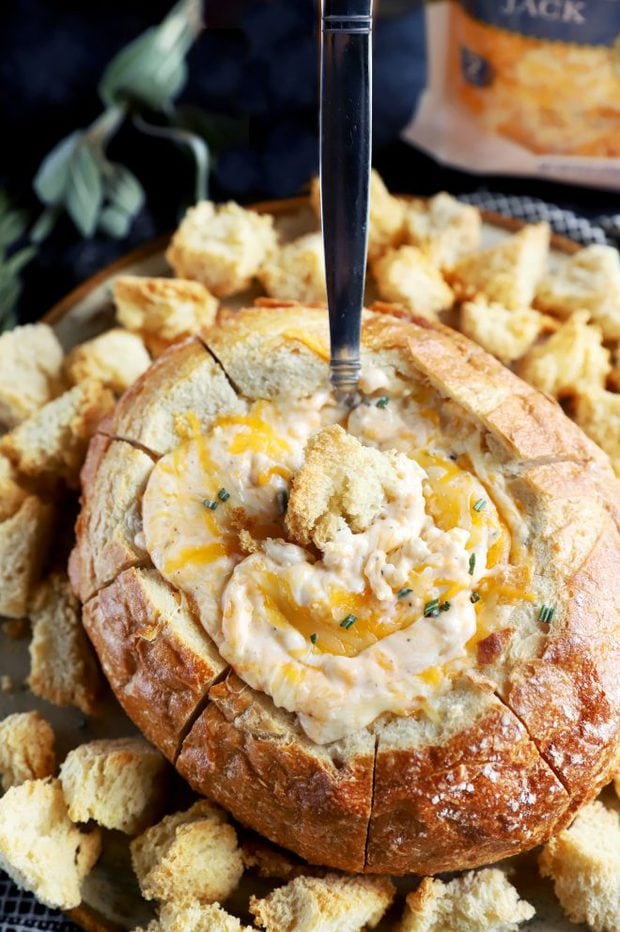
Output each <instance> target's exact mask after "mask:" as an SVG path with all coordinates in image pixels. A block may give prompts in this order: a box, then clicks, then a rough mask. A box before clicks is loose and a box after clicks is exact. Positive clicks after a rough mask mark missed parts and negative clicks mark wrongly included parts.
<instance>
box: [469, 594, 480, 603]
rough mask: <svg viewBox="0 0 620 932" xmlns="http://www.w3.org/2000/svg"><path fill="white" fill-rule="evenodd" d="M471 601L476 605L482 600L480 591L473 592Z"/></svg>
mask: <svg viewBox="0 0 620 932" xmlns="http://www.w3.org/2000/svg"><path fill="white" fill-rule="evenodd" d="M469 601H470V602H473V603H474V605H475V604H476V602H479V601H480V593H479V592H472V594H471V595H470V597H469Z"/></svg>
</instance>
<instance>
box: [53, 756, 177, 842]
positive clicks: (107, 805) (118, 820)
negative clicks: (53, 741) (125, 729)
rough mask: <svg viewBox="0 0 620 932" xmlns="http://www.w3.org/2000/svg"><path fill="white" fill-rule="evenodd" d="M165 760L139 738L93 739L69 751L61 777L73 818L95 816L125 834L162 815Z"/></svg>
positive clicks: (87, 819)
mask: <svg viewBox="0 0 620 932" xmlns="http://www.w3.org/2000/svg"><path fill="white" fill-rule="evenodd" d="M166 767H167V764H166V761H165V760H164V758H163V757H162V755H161V754H160V753H159V751H157V750H156V749H155V748H154V747H153V746H152V745H150V744H148V742H146V741H144V739H143V738H116V739H108V740H105V739H103V740H101V741H91V742H89V743H88V744H82V745H80V746H79V747H77V748H75V750H73V751H70V752H69V754H68V755H67V757H66V758H65V760H64V762H63V764H62V766H61V768H60V782H61V783H62V789H63V793H64V794H65V799H66V801H67V807H68V809H69V816H70V817H71V819H72V820H73V822H88V821H89V820H90V819H94V821H95V822H97V823H98V824H99V825H102V826H104V828H112V829H117V830H118V831H120V832H125V833H126V834H128V835H135V834H136V833H137V832H141V831H143V830H144V829H145V828H146V827H147V826H148V825H152V823H153V822H154V821H155V819H157V818H158V817H159V816H160V815H161V810H162V806H163V802H164V796H165V792H166V779H165V776H166Z"/></svg>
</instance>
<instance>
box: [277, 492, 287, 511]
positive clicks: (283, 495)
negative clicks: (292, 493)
mask: <svg viewBox="0 0 620 932" xmlns="http://www.w3.org/2000/svg"><path fill="white" fill-rule="evenodd" d="M276 500H277V502H278V508H279V510H280V514H281V515H285V514H286V509H287V508H288V492H287V491H286V489H280V491H279V492H278V494H277V495H276Z"/></svg>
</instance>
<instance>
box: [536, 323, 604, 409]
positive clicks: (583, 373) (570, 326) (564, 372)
mask: <svg viewBox="0 0 620 932" xmlns="http://www.w3.org/2000/svg"><path fill="white" fill-rule="evenodd" d="M588 317H589V314H588V312H587V311H578V312H577V313H576V314H573V316H572V317H570V318H569V319H568V320H567V321H566V322H565V323H564V324H562V326H561V327H560V328H559V329H558V330H557V332H556V333H554V334H553V335H552V336H550V337H549V339H548V340H547V341H546V342H545V343H542V344H541V345H540V346H535V347H534V349H532V350H531V351H530V352H529V353H528V354H527V355H526V356H525V357H524V358H523V360H522V361H521V363H520V365H519V370H518V371H519V375H520V376H521V378H522V379H525V381H526V382H529V383H530V384H531V385H534V386H536V388H539V389H540V390H541V391H542V392H546V393H547V394H548V395H553V396H555V397H556V398H562V397H565V396H567V395H574V394H576V393H577V391H578V387H579V386H580V385H587V386H590V387H592V388H597V387H598V388H602V387H603V385H604V384H605V379H606V377H607V374H608V372H609V371H610V369H611V363H610V360H609V350H608V349H606V348H605V347H604V346H603V335H602V333H601V328H600V327H598V326H596V325H594V324H589V323H588Z"/></svg>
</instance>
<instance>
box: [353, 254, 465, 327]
mask: <svg viewBox="0 0 620 932" xmlns="http://www.w3.org/2000/svg"><path fill="white" fill-rule="evenodd" d="M372 271H373V275H374V277H375V280H376V282H377V288H378V290H379V294H380V295H381V297H382V298H383V299H384V300H385V301H394V302H396V303H401V304H404V305H405V306H406V307H408V308H410V309H411V310H412V311H413V312H414V313H415V314H420V315H421V316H422V317H430V318H431V319H433V318H436V317H437V314H438V313H439V311H445V310H447V309H448V308H450V307H452V304H453V303H454V295H453V294H452V289H451V288H450V286H449V285H448V284H447V282H445V281H444V279H443V277H442V275H441V272H440V271H439V269H438V268H437V267H436V266H435V265H433V263H432V262H431V260H430V259H429V258H428V257H427V256H425V255H424V253H423V252H422V251H421V250H420V249H418V248H417V247H416V246H400V247H399V248H398V249H389V250H388V251H387V252H386V253H385V254H384V255H383V256H381V258H380V259H377V261H376V262H374V263H373V265H372Z"/></svg>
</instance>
